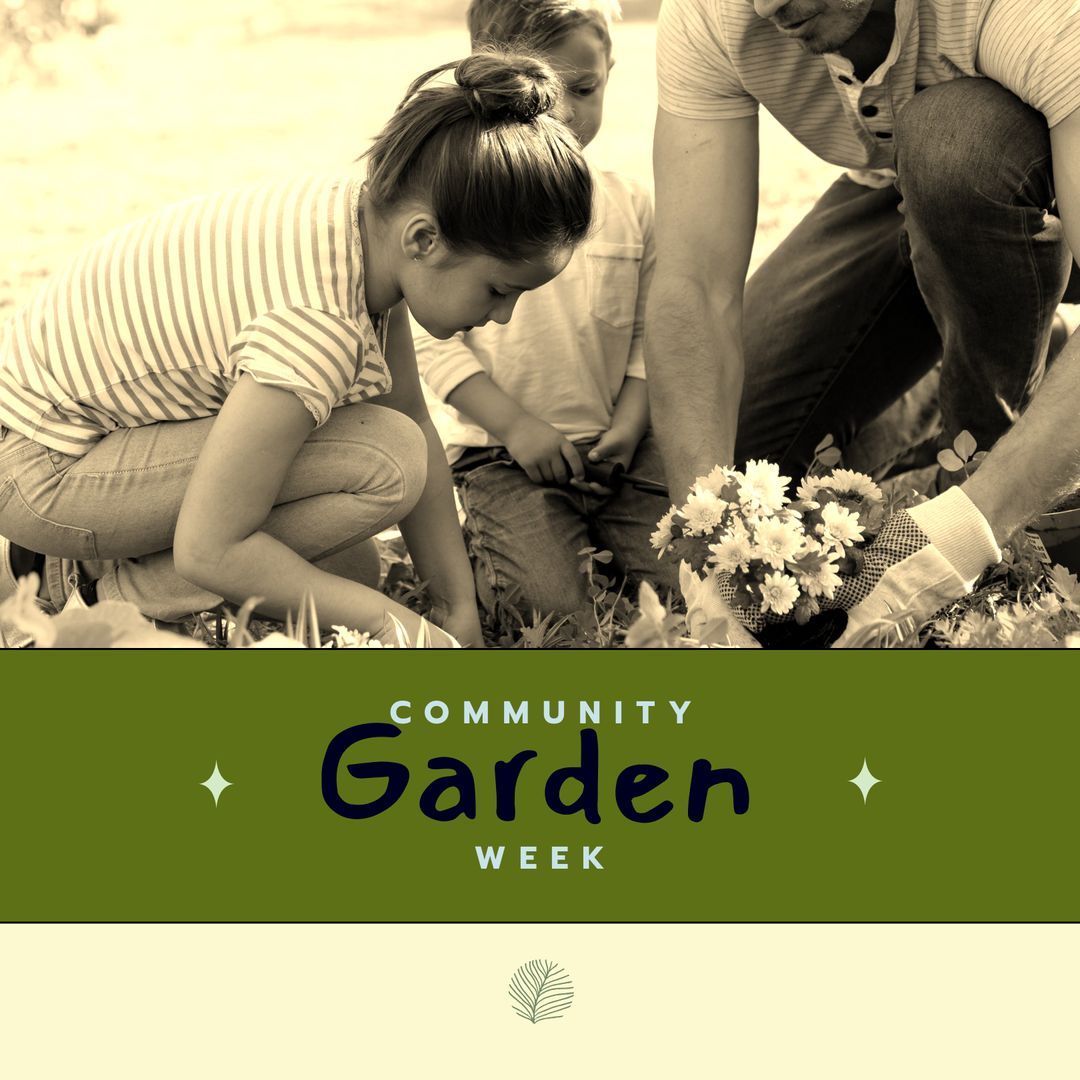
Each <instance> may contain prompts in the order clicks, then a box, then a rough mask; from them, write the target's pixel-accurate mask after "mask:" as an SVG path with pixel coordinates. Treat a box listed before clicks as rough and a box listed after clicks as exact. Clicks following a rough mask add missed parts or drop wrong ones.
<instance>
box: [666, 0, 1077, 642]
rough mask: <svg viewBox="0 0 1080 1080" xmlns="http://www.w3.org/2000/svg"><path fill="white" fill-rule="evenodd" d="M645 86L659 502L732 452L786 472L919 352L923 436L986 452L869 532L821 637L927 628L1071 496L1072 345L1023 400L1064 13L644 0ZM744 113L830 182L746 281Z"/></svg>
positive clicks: (1045, 313)
mask: <svg viewBox="0 0 1080 1080" xmlns="http://www.w3.org/2000/svg"><path fill="white" fill-rule="evenodd" d="M658 70H659V80H660V96H659V101H660V109H659V113H658V117H657V125H656V141H655V147H654V163H655V172H656V200H657V206H656V242H657V271H656V277H655V280H654V283H653V289H652V295H651V299H650V304H649V313H648V318H647V323H646V364H647V368H648V376H649V380H650V397H651V402H652V409H653V418H654V421H653V422H654V426H655V428H656V431H657V433H658V436H659V438H660V442H661V446H662V449H663V451H664V456H665V463H666V468H667V472H668V479H669V481H670V486H671V491H672V495H673V496H674V497H676V498H677V497H678V496H679V495H680V494H681V493H683V492H685V491H686V490H687V489H688V487H689V485H690V484H691V483H692V481H693V479H694V477H695V476H697V475H699V474H700V473H703V472H706V471H707V470H708V469H709V468H711V467H712V466H713V465H714V464H716V463H718V462H722V463H730V462H732V461H739V462H741V461H743V460H745V459H747V458H751V457H766V458H769V459H771V460H774V461H779V462H780V463H781V465H782V471H783V472H785V473H787V474H788V475H792V476H800V475H801V474H802V473H803V472H804V471H805V468H806V466H807V465H808V464H809V462H810V460H811V459H812V457H813V450H814V447H815V446H816V445H817V443H818V442H819V441H820V439H821V438H822V437H823V436H824V435H827V434H831V435H833V436H834V438H835V439H836V440H837V442H838V443H839V444H840V445H841V446H844V445H846V444H848V443H849V442H850V441H851V440H852V438H853V437H854V435H855V434H856V433H857V432H858V430H859V429H860V427H862V426H863V425H865V424H866V423H867V422H869V421H870V420H872V419H873V418H874V417H875V416H877V415H878V414H879V413H881V412H882V410H883V409H885V408H886V407H887V406H888V405H889V403H890V402H892V401H893V400H895V399H896V398H897V397H898V396H899V395H900V394H902V393H903V392H904V391H905V390H906V389H907V388H909V387H910V386H911V385H913V384H914V383H915V382H916V381H917V380H918V379H919V378H920V376H921V375H922V374H923V373H924V372H925V371H926V370H927V369H928V368H929V367H931V366H932V365H933V364H934V363H935V362H936V360H937V359H938V358H939V357H940V358H941V360H942V371H941V409H942V415H943V421H944V426H945V433H946V436H947V437H952V436H955V435H956V434H958V433H959V432H960V431H961V430H965V429H966V430H968V431H970V432H972V434H974V435H975V437H976V439H977V441H978V443H979V445H980V446H981V447H982V448H984V449H988V448H989V447H991V446H994V444H995V443H997V445H996V446H995V447H994V450H993V452H992V453H991V454H990V455H989V456H988V457H987V459H986V461H985V462H984V464H983V466H982V467H981V469H980V470H979V472H978V473H976V474H975V475H974V476H973V477H972V478H971V479H970V480H968V481H967V482H966V483H965V484H964V485H963V487H962V488H957V489H953V490H951V491H949V492H946V493H945V494H944V495H941V496H939V497H938V498H936V499H933V500H931V501H930V502H928V503H926V504H924V505H923V506H921V507H917V508H915V510H913V511H912V512H911V513H910V514H908V513H904V514H901V515H897V518H896V519H894V520H893V522H891V523H890V525H889V526H887V527H886V529H885V530H884V532H883V535H882V538H881V540H880V541H879V543H878V545H876V546H877V548H878V550H877V552H876V553H875V557H874V558H872V559H869V560H868V571H867V572H866V575H865V576H864V579H863V580H862V581H861V582H860V584H859V588H858V589H857V590H856V595H857V596H864V597H865V599H864V600H863V601H862V603H860V604H859V605H858V606H857V607H855V608H854V609H853V610H852V611H851V613H850V616H849V622H848V630H847V632H846V634H845V635H844V638H842V639H841V642H840V644H846V643H850V642H851V641H853V640H856V638H857V636H858V635H859V633H860V632H861V630H862V628H864V627H865V626H866V625H867V624H868V623H872V622H874V621H876V620H878V619H880V618H884V617H887V616H888V615H889V614H890V613H899V612H900V611H906V612H908V613H911V614H914V615H916V616H917V617H919V618H928V617H929V616H931V615H932V614H933V613H934V611H936V610H937V609H938V608H940V607H941V606H943V605H944V604H946V603H947V602H949V601H951V600H953V599H955V598H956V597H957V596H959V595H961V594H962V593H963V592H965V591H967V590H970V588H971V586H972V584H973V583H974V580H975V579H976V578H977V577H978V576H979V574H980V572H981V571H982V570H983V569H984V568H985V567H986V566H988V565H991V564H992V563H994V562H996V561H997V560H998V559H999V558H1000V551H999V547H998V545H1000V544H1001V543H1002V542H1003V541H1004V540H1005V539H1006V538H1007V537H1008V536H1009V535H1011V533H1012V532H1014V531H1015V530H1016V529H1017V528H1018V527H1020V526H1022V525H1024V524H1026V523H1027V522H1028V521H1029V520H1030V519H1031V518H1032V517H1034V516H1035V515H1037V514H1038V513H1040V512H1041V511H1043V510H1045V509H1046V507H1048V506H1049V505H1051V504H1052V503H1053V502H1054V501H1055V500H1056V499H1058V498H1060V497H1061V496H1063V495H1064V494H1066V493H1067V492H1069V491H1071V490H1072V489H1073V488H1074V487H1076V486H1077V485H1078V484H1080V408H1078V407H1077V405H1078V403H1080V335H1074V336H1073V338H1072V339H1071V341H1070V342H1069V343H1068V344H1067V345H1066V346H1065V348H1064V349H1063V351H1062V353H1061V355H1060V357H1059V358H1058V360H1057V361H1056V363H1055V365H1054V370H1053V373H1052V375H1051V376H1050V377H1049V378H1048V379H1047V381H1046V384H1045V385H1044V387H1043V388H1042V390H1041V391H1040V392H1039V393H1038V394H1037V395H1036V396H1035V398H1034V400H1033V402H1032V405H1031V407H1030V408H1029V409H1026V406H1027V402H1028V399H1029V397H1030V396H1031V395H1032V392H1033V391H1034V389H1035V388H1036V386H1038V384H1039V381H1040V379H1041V377H1042V374H1043V369H1044V366H1045V360H1046V355H1047V348H1048V344H1049V340H1050V335H1051V330H1052V326H1053V321H1054V313H1055V310H1056V308H1057V305H1058V303H1059V302H1060V301H1061V299H1062V297H1063V296H1064V294H1065V292H1066V288H1067V285H1068V282H1069V277H1070V272H1071V271H1072V269H1073V260H1072V256H1071V254H1070V247H1071V249H1072V250H1080V3H1076V2H1075V0H790V2H784V0H753V2H751V0H665V5H664V8H663V10H662V12H661V19H660V35H659V44H658ZM759 103H761V104H762V105H764V106H765V107H766V108H767V109H768V110H769V111H770V112H771V113H772V114H773V115H774V116H775V117H776V118H777V119H778V120H779V121H780V122H781V123H782V124H783V125H784V126H785V127H787V128H788V130H789V131H791V132H792V133H793V134H794V135H795V136H796V137H797V138H798V139H799V140H800V141H801V142H803V143H804V144H805V145H806V146H808V147H809V148H810V149H811V150H813V151H814V152H816V153H817V154H818V155H819V156H821V157H823V158H825V159H826V160H828V161H831V162H834V163H836V164H837V165H841V166H844V167H846V168H848V169H849V170H851V171H850V172H849V173H848V174H847V175H846V176H844V177H842V178H841V179H839V180H838V181H837V182H836V184H834V185H833V186H832V187H831V188H830V189H829V191H827V192H826V193H825V195H824V196H823V197H822V199H821V200H820V202H819V203H818V204H817V206H816V207H815V208H814V209H813V210H812V211H811V213H810V214H809V215H808V217H807V218H806V219H805V220H804V221H803V222H802V223H801V224H800V225H799V226H798V227H797V228H796V229H795V231H794V232H793V233H792V234H791V236H790V237H788V239H787V240H786V241H785V242H784V243H783V244H781V246H780V247H779V248H778V249H777V251H776V252H775V253H774V254H773V255H772V256H771V257H770V258H769V259H768V260H767V261H766V262H765V263H764V264H763V266H762V267H761V269H760V270H759V271H758V273H757V274H755V276H754V278H753V279H752V280H751V281H750V282H749V283H746V282H745V277H746V270H747V266H748V264H749V259H750V250H751V246H752V243H753V237H754V228H755V222H756V211H757V198H758V141H757V108H758V104H759ZM1025 409H1026V411H1024V414H1023V416H1021V418H1020V420H1019V421H1017V422H1016V423H1015V426H1012V427H1011V425H1012V424H1013V422H1014V421H1015V420H1016V417H1017V416H1018V415H1019V413H1020V412H1021V410H1025ZM1006 432H1008V434H1007V435H1005V437H1004V438H1002V436H1003V435H1004V434H1005V433H1006ZM999 439H1000V442H998V440H999ZM867 594H868V595H867Z"/></svg>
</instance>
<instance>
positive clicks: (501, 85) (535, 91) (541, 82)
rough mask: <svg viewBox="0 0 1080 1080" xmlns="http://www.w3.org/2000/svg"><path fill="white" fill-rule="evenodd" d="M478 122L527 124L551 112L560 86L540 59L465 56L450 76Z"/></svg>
mask: <svg viewBox="0 0 1080 1080" xmlns="http://www.w3.org/2000/svg"><path fill="white" fill-rule="evenodd" d="M454 76H455V79H456V81H457V84H458V86H460V87H461V89H462V91H463V92H464V94H465V99H466V101H467V103H468V105H469V108H470V109H471V110H472V113H473V115H474V116H476V118H477V119H478V120H481V121H484V122H485V123H489V124H491V123H499V122H500V121H517V122H518V123H528V122H529V121H530V120H535V119H536V117H538V116H542V115H543V114H544V113H548V112H551V110H552V109H554V108H555V106H556V105H557V104H558V102H559V95H560V93H561V91H562V83H561V82H560V81H559V77H558V76H557V75H556V74H555V72H554V71H552V69H551V68H550V67H549V66H548V65H547V64H546V63H545V62H544V61H543V60H541V59H539V58H537V57H534V56H528V55H525V54H523V53H505V52H496V51H481V52H477V53H474V54H473V55H472V56H467V57H466V58H465V59H464V60H462V61H461V62H460V63H459V64H458V65H457V68H456V70H455V72H454Z"/></svg>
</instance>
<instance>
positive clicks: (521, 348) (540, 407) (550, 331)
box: [413, 172, 656, 463]
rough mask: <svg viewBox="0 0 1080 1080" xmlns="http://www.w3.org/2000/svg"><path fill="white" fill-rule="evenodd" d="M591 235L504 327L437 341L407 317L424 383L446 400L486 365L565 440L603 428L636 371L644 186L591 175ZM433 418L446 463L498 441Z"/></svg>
mask: <svg viewBox="0 0 1080 1080" xmlns="http://www.w3.org/2000/svg"><path fill="white" fill-rule="evenodd" d="M596 182H597V198H596V211H595V215H594V219H595V223H594V227H593V232H592V235H591V236H590V238H589V239H588V240H587V241H586V242H585V243H584V244H582V245H581V246H580V247H579V248H578V249H577V250H576V251H575V252H574V255H573V257H572V258H571V260H570V262H569V263H568V264H567V267H566V269H565V270H563V272H562V273H561V274H560V275H559V276H558V277H557V278H555V279H554V280H553V281H550V282H548V284H547V285H544V286H542V287H541V288H539V289H536V290H534V291H533V292H527V293H524V294H523V295H522V296H521V298H520V299H519V300H518V302H517V305H516V307H515V308H514V315H513V318H511V320H510V322H509V323H508V324H506V325H505V326H501V325H499V324H498V323H489V324H488V325H487V326H483V327H479V328H478V329H476V330H471V331H469V332H468V333H461V334H456V335H455V336H454V337H452V338H450V339H449V340H448V341H439V340H437V339H436V338H433V337H431V335H430V334H428V333H426V332H425V331H424V330H421V329H420V328H419V327H418V326H417V325H416V324H415V323H414V324H413V333H414V341H415V344H416V362H417V366H418V367H419V369H420V374H421V376H423V379H424V382H425V385H426V387H427V388H428V389H429V390H430V391H432V393H433V394H434V396H435V397H437V398H439V399H440V401H442V402H445V401H446V398H447V396H448V395H449V394H450V393H451V392H452V391H453V390H454V389H455V388H456V387H458V386H460V385H461V383H463V382H464V381H465V380H466V379H468V378H469V377H470V376H472V375H475V374H477V373H479V372H485V373H486V374H487V375H488V376H489V377H490V378H491V379H492V381H493V382H494V383H495V384H496V385H497V386H498V387H499V389H501V390H502V391H504V393H506V394H508V395H509V396H510V397H511V398H513V399H514V401H516V402H517V403H518V404H519V405H520V406H521V407H522V408H523V409H526V410H527V411H528V412H530V413H532V414H533V416H536V417H538V418H539V419H541V420H544V421H546V422H547V423H549V424H551V425H552V427H554V428H556V429H557V430H558V431H560V432H561V433H562V434H563V435H565V436H566V437H567V438H568V439H570V440H571V441H572V442H574V441H584V440H588V439H595V438H596V437H597V436H599V435H601V434H603V432H605V431H607V430H608V428H609V427H610V426H611V416H612V411H613V410H614V407H615V401H616V398H617V397H618V395H619V391H620V390H621V389H622V385H623V381H624V380H625V379H626V378H627V376H633V377H634V378H638V379H644V378H645V356H644V324H645V299H646V296H647V295H648V288H649V281H650V280H651V278H652V272H653V267H654V264H655V261H656V254H655V250H654V246H653V213H652V200H651V198H650V196H649V193H648V192H647V191H646V190H645V189H644V188H643V187H642V186H641V185H640V184H637V183H635V182H634V181H631V180H627V179H625V178H623V177H620V176H618V175H617V174H615V173H607V172H605V173H597V174H596ZM432 417H433V419H434V421H435V424H436V427H437V428H438V429H439V434H440V435H441V436H442V439H443V443H444V445H445V446H446V451H447V457H448V459H449V460H450V462H451V463H453V462H454V461H456V460H457V459H458V458H459V457H460V456H461V454H462V453H463V451H464V450H465V449H466V448H468V447H474V446H498V445H500V444H499V442H498V440H497V439H495V438H494V437H493V436H491V435H489V434H488V432H486V431H485V430H484V429H483V428H482V427H480V426H479V425H477V424H474V423H472V421H470V420H468V419H467V418H466V417H464V416H462V415H461V413H459V412H458V411H457V410H456V409H454V408H453V407H452V406H450V405H446V404H442V405H436V406H435V407H434V408H432Z"/></svg>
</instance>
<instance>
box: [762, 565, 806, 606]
mask: <svg viewBox="0 0 1080 1080" xmlns="http://www.w3.org/2000/svg"><path fill="white" fill-rule="evenodd" d="M798 599H799V584H798V582H797V581H796V580H795V579H794V578H793V577H792V576H791V575H790V574H782V573H780V571H779V570H777V571H775V572H774V573H772V574H766V575H765V581H764V582H763V583H762V586H761V610H762V613H764V612H766V611H774V612H775V613H776V614H777V615H786V614H787V613H788V612H789V611H791V609H792V608H793V607H794V606H795V601H796V600H798Z"/></svg>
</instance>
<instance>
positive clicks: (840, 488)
mask: <svg viewBox="0 0 1080 1080" xmlns="http://www.w3.org/2000/svg"><path fill="white" fill-rule="evenodd" d="M828 486H829V487H831V488H832V489H833V491H836V492H839V493H841V494H844V495H848V494H850V495H858V496H859V498H861V499H876V500H877V501H878V502H881V501H882V499H883V498H884V496H883V495H882V494H881V488H879V487H878V486H877V484H875V483H874V481H873V480H871V479H870V477H869V476H867V475H866V473H860V472H855V471H853V470H852V469H833V471H832V475H831V476H830V477H829V480H828Z"/></svg>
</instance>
